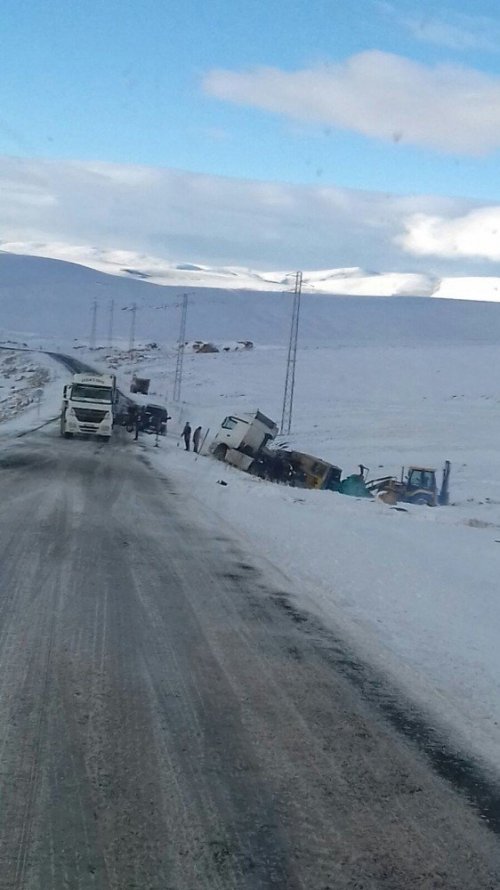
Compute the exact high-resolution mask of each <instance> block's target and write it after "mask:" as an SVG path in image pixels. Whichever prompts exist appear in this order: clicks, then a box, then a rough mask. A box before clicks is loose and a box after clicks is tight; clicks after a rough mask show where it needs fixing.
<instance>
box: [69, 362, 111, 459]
mask: <svg viewBox="0 0 500 890" xmlns="http://www.w3.org/2000/svg"><path fill="white" fill-rule="evenodd" d="M115 401H116V377H115V376H114V375H113V374H75V375H74V376H73V379H72V381H71V383H67V384H66V386H65V387H64V391H63V402H62V409H61V436H64V437H65V438H66V439H71V438H72V437H73V436H75V435H85V436H88V435H94V436H97V437H98V438H99V439H101V441H103V442H109V439H110V437H111V433H112V430H113V409H114V405H115Z"/></svg>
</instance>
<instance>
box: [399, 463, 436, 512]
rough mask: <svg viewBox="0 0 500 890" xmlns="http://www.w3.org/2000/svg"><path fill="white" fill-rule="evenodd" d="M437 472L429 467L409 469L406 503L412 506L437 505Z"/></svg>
mask: <svg viewBox="0 0 500 890" xmlns="http://www.w3.org/2000/svg"><path fill="white" fill-rule="evenodd" d="M437 493H438V492H437V482H436V471H435V470H433V469H430V468H429V467H409V469H408V475H407V477H406V492H405V501H407V502H408V503H411V504H428V505H429V506H430V507H434V506H435V505H436V503H437Z"/></svg>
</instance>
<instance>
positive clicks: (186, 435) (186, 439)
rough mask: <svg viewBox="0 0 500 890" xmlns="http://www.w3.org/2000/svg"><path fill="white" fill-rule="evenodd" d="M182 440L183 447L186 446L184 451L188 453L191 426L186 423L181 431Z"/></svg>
mask: <svg viewBox="0 0 500 890" xmlns="http://www.w3.org/2000/svg"><path fill="white" fill-rule="evenodd" d="M182 438H183V439H184V445H185V446H186V451H189V447H190V444H191V425H190V423H189V422H187V423H186V424H185V426H184V429H183V430H182Z"/></svg>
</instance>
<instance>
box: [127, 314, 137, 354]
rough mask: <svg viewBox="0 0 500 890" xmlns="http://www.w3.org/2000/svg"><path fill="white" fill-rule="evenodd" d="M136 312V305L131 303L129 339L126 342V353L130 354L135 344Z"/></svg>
mask: <svg viewBox="0 0 500 890" xmlns="http://www.w3.org/2000/svg"><path fill="white" fill-rule="evenodd" d="M136 312H137V303H132V306H131V308H130V313H131V314H130V337H129V341H128V351H129V352H132V351H133V349H134V343H135V315H136Z"/></svg>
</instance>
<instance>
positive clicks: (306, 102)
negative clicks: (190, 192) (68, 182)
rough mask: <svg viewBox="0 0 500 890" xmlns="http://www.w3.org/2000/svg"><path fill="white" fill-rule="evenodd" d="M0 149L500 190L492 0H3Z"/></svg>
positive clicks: (498, 30)
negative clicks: (444, 0)
mask: <svg viewBox="0 0 500 890" xmlns="http://www.w3.org/2000/svg"><path fill="white" fill-rule="evenodd" d="M0 82H1V83H2V103H1V106H0V155H3V156H18V157H20V158H31V159H33V158H37V159H44V158H47V159H57V160H76V161H104V162H108V163H110V164H114V165H120V164H140V165H145V166H147V167H162V168H166V169H169V170H170V169H174V170H185V171H191V172H193V173H202V174H208V175H211V176H229V177H234V178H236V179H238V180H261V181H267V182H278V183H279V182H282V183H290V184H295V185H306V186H317V187H318V188H319V189H324V188H330V187H334V188H347V189H362V190H366V191H373V192H377V193H390V194H396V195H414V196H418V195H429V196H432V195H435V196H450V197H457V198H461V197H465V198H470V199H473V200H476V201H480V202H481V201H482V202H492V203H494V202H496V201H498V200H500V176H499V175H498V171H499V160H500V9H499V7H498V3H497V0H495V2H493V0H476V2H470V0H463V2H457V0H453V2H451V0H450V2H448V3H442V2H440V0H433V2H432V0H412V2H409V0H397V2H396V0H394V2H392V0H337V2H336V0H308V2H306V0H287V2H283V0H246V2H235V0H232V2H231V0H205V2H199V0H182V2H181V0H169V2H163V3H161V2H152V0H142V2H140V3H128V4H127V3H126V2H117V0H104V2H102V0H101V2H97V0H85V2H84V3H72V2H69V0H46V2H42V0H35V2H27V0H24V2H23V0H21V2H20V0H16V2H14V0H4V2H3V3H2V53H1V54H0Z"/></svg>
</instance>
